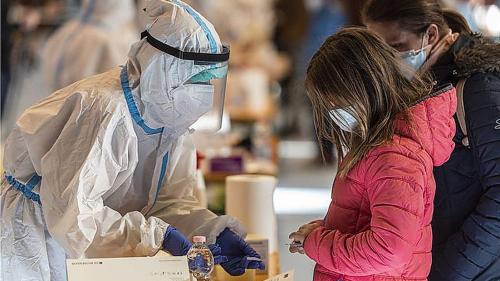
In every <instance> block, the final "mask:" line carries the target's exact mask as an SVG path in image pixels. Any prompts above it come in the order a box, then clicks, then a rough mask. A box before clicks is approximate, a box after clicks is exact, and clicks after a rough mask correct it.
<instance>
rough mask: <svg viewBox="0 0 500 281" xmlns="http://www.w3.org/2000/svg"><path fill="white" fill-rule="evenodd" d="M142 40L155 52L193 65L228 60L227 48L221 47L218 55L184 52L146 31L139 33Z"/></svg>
mask: <svg viewBox="0 0 500 281" xmlns="http://www.w3.org/2000/svg"><path fill="white" fill-rule="evenodd" d="M144 38H146V41H147V42H148V43H149V44H150V45H151V46H153V47H155V48H156V49H157V50H159V51H162V52H164V53H166V54H169V55H171V56H174V57H176V58H178V59H181V60H191V61H194V62H195V64H197V62H198V63H200V64H207V63H220V62H226V61H228V60H229V47H227V46H222V53H220V54H212V53H197V52H185V51H181V50H179V49H177V48H175V47H172V46H170V45H168V44H165V43H163V42H161V41H159V40H158V39H156V38H154V37H153V36H152V35H151V34H150V33H149V32H148V31H147V30H145V31H143V32H142V33H141V39H144Z"/></svg>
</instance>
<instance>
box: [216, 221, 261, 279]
mask: <svg viewBox="0 0 500 281" xmlns="http://www.w3.org/2000/svg"><path fill="white" fill-rule="evenodd" d="M217 244H219V245H220V248H221V254H222V255H223V256H226V257H227V259H228V261H227V262H222V263H221V266H222V268H224V270H225V271H226V272H227V273H229V274H230V275H233V276H239V275H243V274H244V273H245V270H246V269H247V268H248V269H261V270H262V269H264V268H265V265H264V263H263V262H262V260H261V257H260V255H259V254H257V252H255V250H254V249H252V247H250V245H248V244H247V242H245V240H243V239H242V238H241V237H240V236H238V235H237V234H236V233H234V232H232V231H231V230H229V229H228V228H226V229H224V231H223V232H222V233H221V234H220V235H219V237H217Z"/></svg>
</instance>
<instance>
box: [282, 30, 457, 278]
mask: <svg viewBox="0 0 500 281" xmlns="http://www.w3.org/2000/svg"><path fill="white" fill-rule="evenodd" d="M432 85H433V83H432V82H431V81H430V78H427V77H419V76H418V75H416V74H415V73H413V72H412V71H410V70H409V69H407V68H405V67H403V66H402V63H400V58H399V55H398V53H397V52H396V51H394V50H393V49H392V48H390V47H389V46H388V45H386V44H385V43H384V42H383V41H382V40H381V39H380V38H379V37H377V36H376V35H374V34H373V33H371V32H369V31H367V30H366V29H362V28H346V29H343V30H341V31H340V32H338V33H337V34H335V35H333V36H331V37H330V38H328V39H327V40H326V42H325V43H324V44H323V46H321V48H320V49H319V50H318V52H317V53H316V54H315V55H314V57H313V58H312V59H311V62H310V64H309V68H308V70H307V77H306V89H307V93H308V96H309V98H310V100H311V102H312V104H313V110H314V114H315V125H316V129H317V132H318V136H319V137H320V138H326V139H329V140H331V141H332V142H333V143H335V144H336V146H337V149H338V154H339V158H340V159H339V163H340V164H339V167H338V174H337V177H336V179H335V183H334V186H333V194H332V202H331V204H330V208H329V210H328V213H327V215H326V218H325V219H324V220H323V221H318V222H313V223H309V224H306V225H304V226H302V227H300V228H299V230H298V231H297V232H294V233H292V234H290V238H291V239H293V240H294V241H295V242H296V243H297V244H294V245H293V246H291V247H290V251H291V252H300V253H305V254H306V255H307V256H308V257H310V258H311V259H313V260H314V261H316V263H317V265H316V268H315V273H314V280H315V281H326V280H344V281H354V280H363V281H365V280H366V281H368V280H370V281H381V280H391V281H397V280H414V281H416V280H427V275H428V274H429V270H430V266H431V248H432V230H431V218H432V211H433V198H434V192H435V185H436V184H435V182H434V178H433V174H432V170H433V167H434V166H439V165H441V164H443V163H444V162H445V161H447V160H448V158H449V156H450V154H451V151H452V150H453V147H454V143H453V141H452V138H453V135H454V133H455V123H454V120H453V114H454V113H455V109H456V95H455V89H454V88H453V87H452V86H451V85H443V86H438V87H434V88H432Z"/></svg>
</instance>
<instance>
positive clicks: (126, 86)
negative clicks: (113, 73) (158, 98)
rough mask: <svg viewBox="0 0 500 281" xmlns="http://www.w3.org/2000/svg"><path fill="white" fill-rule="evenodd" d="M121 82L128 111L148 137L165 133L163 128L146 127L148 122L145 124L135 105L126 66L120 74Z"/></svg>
mask: <svg viewBox="0 0 500 281" xmlns="http://www.w3.org/2000/svg"><path fill="white" fill-rule="evenodd" d="M120 81H121V84H122V89H123V94H124V95H125V100H126V101H127V107H128V111H129V112H130V115H131V116H132V119H133V120H134V122H135V123H136V124H137V125H139V127H141V128H142V129H143V130H144V132H145V133H146V134H148V135H155V134H161V133H163V127H162V128H157V129H153V128H151V127H149V126H148V125H146V122H144V119H142V117H141V114H140V113H139V109H137V105H136V104H135V101H134V97H133V96H132V90H131V89H130V86H129V83H128V72H127V67H126V66H124V67H123V68H122V71H121V73H120Z"/></svg>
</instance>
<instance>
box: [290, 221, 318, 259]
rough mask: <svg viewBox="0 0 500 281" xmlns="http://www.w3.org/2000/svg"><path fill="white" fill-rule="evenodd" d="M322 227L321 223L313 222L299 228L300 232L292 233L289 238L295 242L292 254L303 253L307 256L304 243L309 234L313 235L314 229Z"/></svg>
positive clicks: (291, 247)
mask: <svg viewBox="0 0 500 281" xmlns="http://www.w3.org/2000/svg"><path fill="white" fill-rule="evenodd" d="M320 226H321V223H319V222H312V223H308V224H305V225H303V226H301V227H299V230H297V231H296V232H292V233H290V235H289V236H288V238H290V239H292V240H293V242H292V244H291V245H290V249H289V251H290V253H297V252H298V253H301V254H305V251H304V241H305V240H306V238H307V236H308V235H309V233H311V232H312V231H313V230H314V229H316V228H318V227H320Z"/></svg>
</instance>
